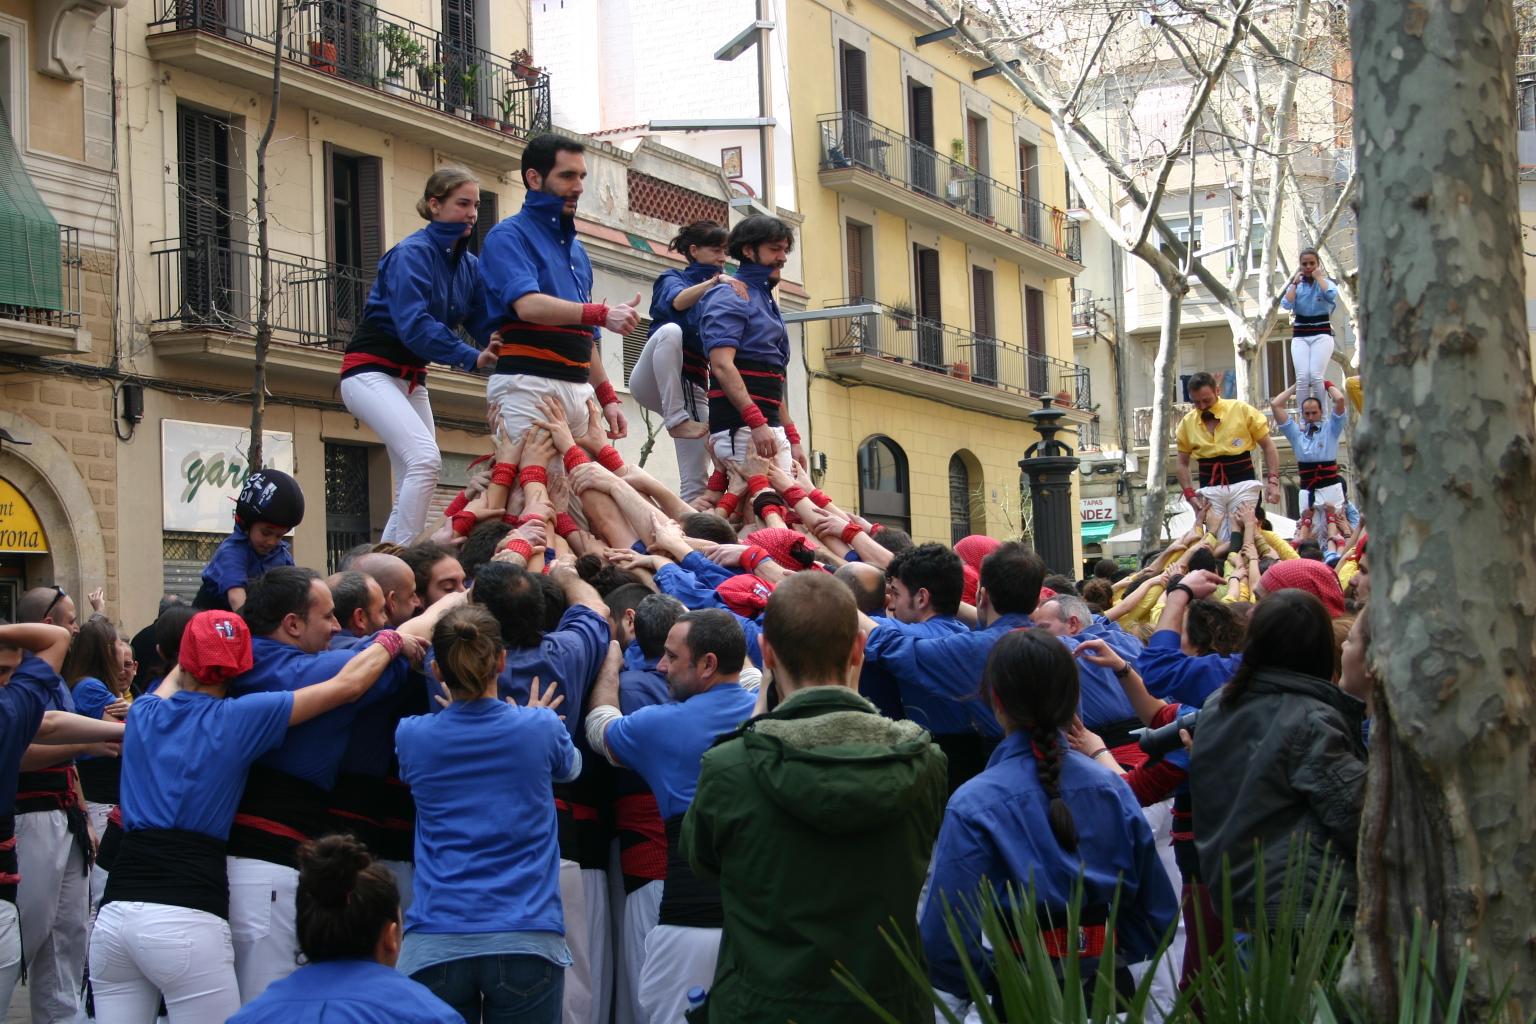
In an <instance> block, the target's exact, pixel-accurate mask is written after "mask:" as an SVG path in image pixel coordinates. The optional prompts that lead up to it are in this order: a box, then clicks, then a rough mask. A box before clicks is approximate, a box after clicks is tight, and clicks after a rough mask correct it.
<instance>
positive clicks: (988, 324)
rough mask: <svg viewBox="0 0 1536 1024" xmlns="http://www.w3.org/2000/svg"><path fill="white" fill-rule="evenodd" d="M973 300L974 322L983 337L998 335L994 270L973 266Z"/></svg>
mask: <svg viewBox="0 0 1536 1024" xmlns="http://www.w3.org/2000/svg"><path fill="white" fill-rule="evenodd" d="M971 301H972V304H973V305H974V306H975V310H974V312H973V314H972V324H973V325H974V328H975V331H976V333H977V334H979V335H981V336H982V337H983V338H992V337H996V334H997V330H996V325H995V324H994V323H993V317H992V271H990V270H986V269H983V268H982V267H972V268H971Z"/></svg>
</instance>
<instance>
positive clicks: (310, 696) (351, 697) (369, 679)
mask: <svg viewBox="0 0 1536 1024" xmlns="http://www.w3.org/2000/svg"><path fill="white" fill-rule="evenodd" d="M450 596H452V597H462V596H463V595H462V593H460V594H453V595H450ZM444 600H447V599H446V598H444ZM442 603H443V601H439V602H437V604H435V605H433V606H432V607H433V608H437V607H438V605H441V604H442ZM419 617H421V618H424V617H425V616H419ZM387 635H388V631H386V632H385V633H384V634H382V636H387ZM395 643H396V644H398V643H399V641H398V639H397V640H395ZM396 653H398V650H395V651H392V650H391V649H390V643H389V641H388V640H383V639H380V640H375V641H374V642H373V643H371V644H369V645H368V646H367V647H365V648H363V649H362V650H361V651H360V652H358V654H357V656H356V657H354V658H352V659H351V660H350V661H348V662H347V663H346V665H344V666H343V667H342V670H341V671H340V672H338V673H336V675H334V676H333V677H331V678H330V679H327V680H326V681H325V682H323V683H315V684H314V685H312V686H301V687H300V688H299V689H297V690H294V691H293V711H292V712H291V713H290V714H289V716H288V724H289V725H290V726H293V725H299V724H301V723H304V722H307V721H309V720H310V719H311V718H315V717H317V716H319V715H323V714H325V713H326V712H327V711H330V710H331V709H333V708H339V707H341V705H343V704H350V703H352V702H353V701H355V700H357V699H358V698H360V697H361V696H362V695H363V694H365V693H367V692H368V689H369V687H371V686H373V684H374V683H376V682H378V680H379V676H380V675H382V674H383V672H384V670H385V669H386V668H388V667H389V663H390V662H391V661H393V660H394V658H395V654H396Z"/></svg>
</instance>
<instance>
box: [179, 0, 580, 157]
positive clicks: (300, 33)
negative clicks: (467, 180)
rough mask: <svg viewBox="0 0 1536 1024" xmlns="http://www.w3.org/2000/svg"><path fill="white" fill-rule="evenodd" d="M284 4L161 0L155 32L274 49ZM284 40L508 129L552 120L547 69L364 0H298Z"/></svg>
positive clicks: (390, 87)
mask: <svg viewBox="0 0 1536 1024" xmlns="http://www.w3.org/2000/svg"><path fill="white" fill-rule="evenodd" d="M280 3H288V0H160V4H161V7H160V16H159V18H158V20H156V21H154V22H152V23H151V24H150V29H151V32H152V34H151V39H154V38H155V35H156V33H155V32H154V30H160V34H164V33H166V32H177V31H187V30H195V31H202V32H208V33H212V34H214V35H217V36H221V37H224V38H226V39H230V40H233V41H235V42H239V43H244V44H245V45H247V46H251V47H255V48H257V49H261V50H267V51H268V52H270V50H271V48H272V46H273V44H274V40H276V36H277V22H278V17H277V12H278V7H279V4H280ZM276 42H277V45H279V46H281V47H282V51H283V56H284V57H286V58H287V59H288V60H291V61H294V62H296V63H299V64H303V65H305V66H307V67H309V68H312V69H314V70H316V71H319V72H321V73H324V74H328V75H335V76H336V77H337V78H339V79H341V80H344V81H348V82H352V83H355V84H358V85H362V86H366V87H368V88H371V89H378V90H381V91H383V92H385V93H388V94H390V95H392V96H397V97H400V98H402V99H405V100H409V101H410V102H412V103H417V104H420V105H421V106H424V107H429V108H432V109H434V110H438V111H442V112H444V113H447V114H449V115H453V116H457V117H461V118H463V119H465V120H472V121H474V122H475V123H477V124H480V125H482V126H484V127H487V128H491V129H493V130H498V131H501V132H504V133H506V134H508V135H515V136H519V137H526V136H529V135H533V134H536V133H538V132H541V131H546V130H548V128H549V124H550V105H549V76H548V75H546V74H544V73H543V72H541V71H539V70H538V69H536V68H531V67H528V66H526V65H522V64H514V63H513V62H512V61H510V60H508V59H506V58H503V57H497V56H495V55H493V54H491V53H488V52H487V51H485V50H481V49H479V48H476V47H472V46H465V45H462V44H460V43H458V42H455V41H454V40H452V39H449V38H448V37H447V36H445V35H444V34H443V33H441V32H439V31H437V30H436V29H433V28H429V27H427V26H425V25H419V24H417V23H416V22H414V21H410V20H408V19H406V18H401V17H397V16H395V15H393V14H390V13H388V12H386V11H380V10H378V9H377V8H375V7H374V6H373V5H372V4H369V3H364V2H363V0H318V2H311V3H304V4H300V5H298V10H297V11H295V12H294V13H293V15H292V17H291V19H290V21H289V24H288V26H287V28H286V30H285V31H284V34H283V37H282V39H281V40H276ZM269 77H270V76H269Z"/></svg>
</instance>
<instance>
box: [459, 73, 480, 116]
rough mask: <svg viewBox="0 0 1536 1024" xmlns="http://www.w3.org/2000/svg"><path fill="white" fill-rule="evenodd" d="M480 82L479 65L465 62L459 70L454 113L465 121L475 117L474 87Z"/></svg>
mask: <svg viewBox="0 0 1536 1024" xmlns="http://www.w3.org/2000/svg"><path fill="white" fill-rule="evenodd" d="M479 82H480V65H479V64H466V65H464V67H463V69H462V70H460V71H459V100H458V104H457V105H456V106H455V107H454V113H456V114H458V115H459V116H460V117H462V118H463V119H464V120H466V121H472V120H474V118H475V88H476V86H477V85H478V84H479Z"/></svg>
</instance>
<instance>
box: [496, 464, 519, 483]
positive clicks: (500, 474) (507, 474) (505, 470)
mask: <svg viewBox="0 0 1536 1024" xmlns="http://www.w3.org/2000/svg"><path fill="white" fill-rule="evenodd" d="M515 480H517V463H515V462H498V463H496V465H494V466H492V467H491V484H492V485H493V486H496V487H511V486H512V484H513V482H514V481H515Z"/></svg>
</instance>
